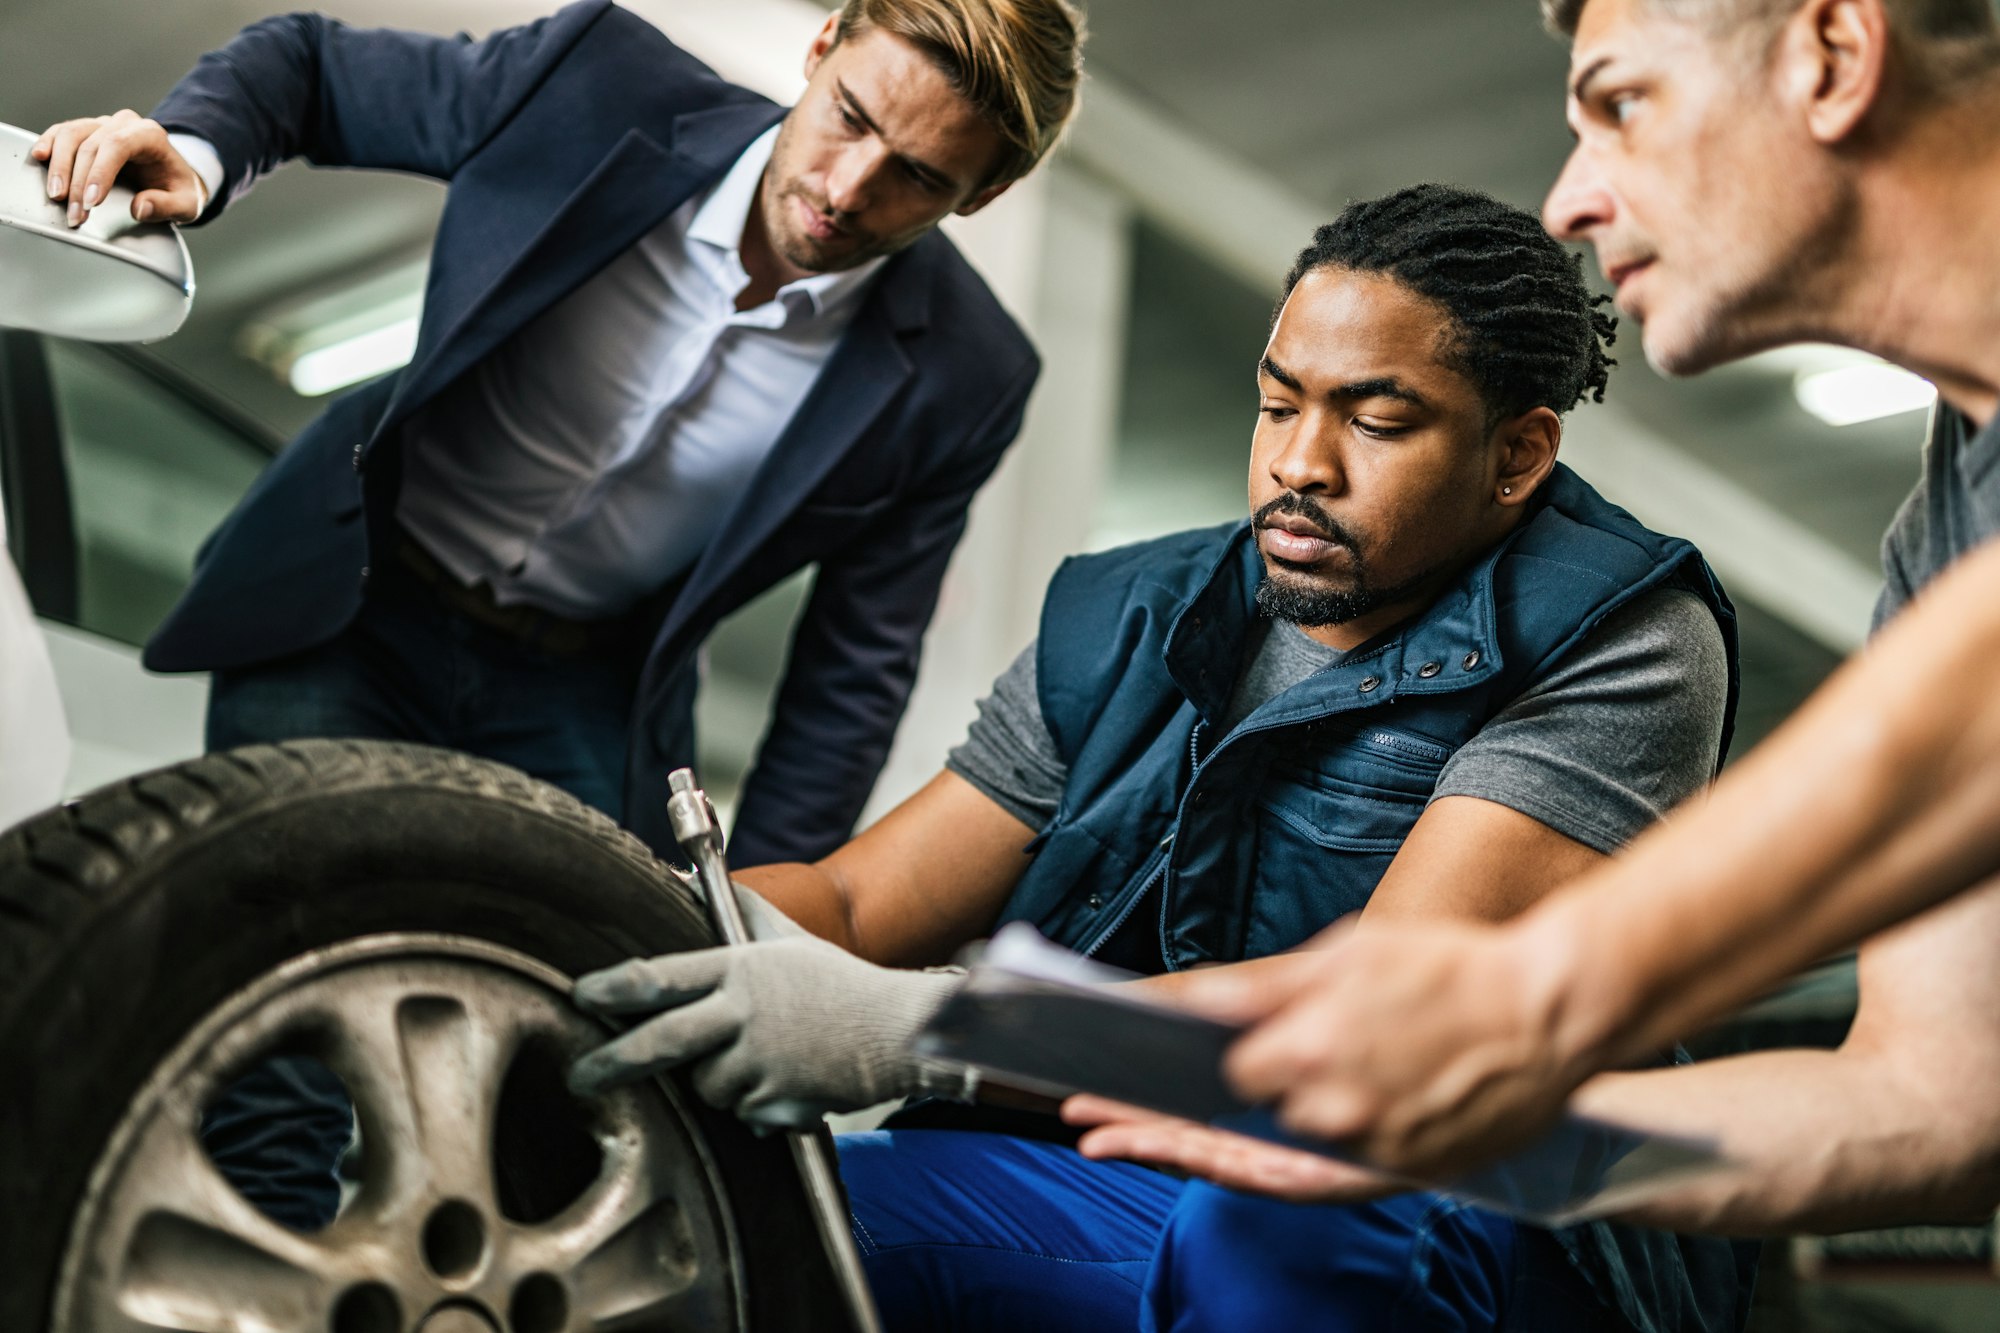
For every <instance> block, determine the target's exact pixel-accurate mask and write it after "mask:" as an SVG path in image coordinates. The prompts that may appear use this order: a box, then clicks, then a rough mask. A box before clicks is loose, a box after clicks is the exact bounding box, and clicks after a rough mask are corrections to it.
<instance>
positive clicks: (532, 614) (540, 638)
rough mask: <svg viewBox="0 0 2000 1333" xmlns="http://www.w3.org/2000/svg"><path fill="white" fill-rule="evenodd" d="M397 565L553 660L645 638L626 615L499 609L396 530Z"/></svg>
mask: <svg viewBox="0 0 2000 1333" xmlns="http://www.w3.org/2000/svg"><path fill="white" fill-rule="evenodd" d="M395 541H396V563H397V565H399V566H400V567H401V568H403V569H404V570H407V571H408V572H409V573H410V574H412V575H414V576H415V577H416V579H417V581H418V582H419V583H421V584H423V585H424V586H425V587H426V588H428V589H430V591H431V592H432V593H434V594H435V595H436V596H437V599H438V600H439V601H441V602H443V603H444V604H445V605H446V606H447V607H449V608H450V609H451V610H453V611H456V612H457V613H458V614H459V615H461V616H464V617H465V618H466V619H467V620H470V621H472V622H473V623H475V624H478V625H483V626H485V627H486V628H487V629H490V630H495V631H497V632H499V633H501V634H503V635H505V636H507V637H508V638H510V639H513V640H514V641H516V642H517V643H521V644H524V645H526V646H527V647H530V648H534V649H538V650H539V651H541V652H545V653H549V654H551V655H552V656H556V657H582V656H585V655H587V654H591V653H600V652H606V651H609V650H612V649H620V648H630V647H632V646H633V645H634V644H635V643H637V642H638V641H639V640H640V639H641V638H642V636H643V635H644V633H645V629H646V625H647V621H648V619H649V618H648V617H647V616H645V615H643V614H642V613H640V612H637V611H633V612H628V613H626V614H625V615H622V616H612V617H610V618H608V619H604V620H572V619H570V618H569V617H567V616H559V615H557V614H555V613H554V612H553V611H543V610H541V609H540V608H538V607H532V606H518V605H516V606H502V605H500V604H499V603H498V602H496V601H495V600H494V599H493V589H492V586H491V585H489V584H485V583H474V584H470V585H467V584H464V583H461V582H459V580H458V576H457V575H455V574H453V573H452V572H451V571H450V570H448V569H446V568H445V567H444V566H443V565H442V564H440V563H439V562H438V559H437V557H436V556H434V555H432V554H431V553H430V552H429V551H426V550H425V549H424V548H423V547H422V546H420V545H419V544H418V543H417V540H416V539H415V538H414V537H412V536H410V534H409V533H407V532H404V531H403V530H402V529H401V528H398V529H397V530H396V538H395Z"/></svg>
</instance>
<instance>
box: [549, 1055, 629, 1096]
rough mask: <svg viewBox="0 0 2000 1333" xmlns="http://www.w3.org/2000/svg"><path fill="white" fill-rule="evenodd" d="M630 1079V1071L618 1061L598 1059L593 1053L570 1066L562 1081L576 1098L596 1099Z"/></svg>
mask: <svg viewBox="0 0 2000 1333" xmlns="http://www.w3.org/2000/svg"><path fill="white" fill-rule="evenodd" d="M631 1077H632V1073H631V1071H630V1070H628V1069H626V1068H625V1067H624V1066H623V1065H621V1064H620V1063H619V1062H618V1061H616V1060H607V1059H600V1058H599V1057H598V1055H597V1054H596V1053H593V1054H590V1055H586V1056H584V1057H582V1058H581V1059H579V1060H577V1061H576V1063H574V1064H572V1065H571V1066H570V1067H569V1074H568V1076H567V1077H566V1078H565V1080H564V1081H565V1082H566V1083H568V1084H569V1090H570V1091H571V1092H572V1093H574V1094H575V1095H577V1096H578V1097H596V1096H598V1095H600V1094H601V1093H605V1092H608V1091H610V1090H611V1089H612V1088H614V1087H616V1086H618V1084H620V1083H623V1082H626V1081H628V1080H629V1079H630V1078H631Z"/></svg>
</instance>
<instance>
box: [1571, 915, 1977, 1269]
mask: <svg viewBox="0 0 2000 1333" xmlns="http://www.w3.org/2000/svg"><path fill="white" fill-rule="evenodd" d="M1996 964H2000V881H1989V882H1988V883H1987V884H1985V885H1983V886H1981V887H1980V888H1979V889H1977V890H1975V891H1974V892H1971V893H1968V894H1966V895H1964V896H1962V897H1960V898H1958V899H1957V900H1955V901H1953V902H1950V903H1947V904H1945V905H1943V906H1941V907H1937V908H1933V909H1932V910H1931V911H1929V912H1927V913H1925V914H1924V915H1923V916H1920V917H1918V918H1917V919H1915V920H1914V921H1911V922H1910V923H1908V924H1907V925H1904V926H1900V927H1898V928H1896V929H1895V930H1892V931H1889V932H1887V933H1885V934H1883V935H1880V936H1878V937H1877V938H1875V939H1874V940H1871V941H1870V942H1869V943H1868V945H1867V946H1866V947H1865V948H1863V950H1862V952H1861V1007H1860V1010H1859V1012H1858V1013H1857V1015H1856V1017H1855V1022H1854V1027H1853V1030H1852V1031H1851V1032H1850V1033H1849V1035H1848V1038H1847V1040H1846V1041H1845V1042H1844V1043H1843V1044H1842V1045H1841V1047H1840V1049H1839V1050H1837V1051H1772V1052H1766V1053H1762V1054H1757V1055H1746V1056H1739V1057H1736V1058H1734V1059H1727V1060H1713V1061H1709V1062H1707V1063H1704V1064H1698V1065H1690V1066H1685V1067H1683V1068H1679V1069H1668V1070H1658V1071H1649V1072H1645V1073H1634V1074H1606V1075H1603V1076H1601V1077H1599V1078H1596V1079H1593V1080H1592V1081H1591V1082H1589V1083H1586V1084H1585V1085H1584V1086H1583V1089H1582V1090H1581V1092H1579V1094H1578V1096H1577V1099H1576V1103H1575V1104H1576V1107H1577V1109H1579V1110H1581V1111H1583V1112H1585V1113H1586V1114H1592V1115H1602V1116H1605V1117H1607V1118H1612V1119H1617V1120H1620V1121H1622V1122H1625V1123H1629V1124H1635V1125H1640V1126H1643V1127H1645V1128H1649V1129H1653V1130H1656V1131H1659V1132H1663V1133H1673V1134H1685V1135H1691V1136H1694V1137H1699V1138H1708V1139H1713V1140H1715V1141H1716V1142H1717V1144H1718V1146H1719V1147H1720V1148H1721V1150H1722V1152H1723V1154H1724V1155H1725V1156H1727V1157H1728V1158H1729V1159H1730V1160H1731V1162H1732V1164H1733V1165H1732V1167H1731V1169H1730V1170H1728V1171H1727V1172H1725V1173H1722V1174H1719V1175H1713V1176H1701V1177H1697V1178H1694V1179H1691V1180H1690V1181H1688V1182H1687V1183H1685V1184H1682V1185H1680V1186H1678V1187H1675V1188H1674V1189H1673V1190H1672V1192H1670V1193H1668V1194H1666V1195H1664V1196H1662V1197H1661V1198H1659V1199H1657V1200H1656V1201H1654V1202H1653V1203H1651V1204H1649V1205H1647V1207H1646V1208H1644V1209H1643V1210H1641V1211H1640V1212H1638V1213H1636V1214H1634V1216H1633V1219H1632V1220H1634V1221H1638V1222H1643V1223H1646V1224H1648V1225H1653V1226H1664V1227H1669V1228H1671V1229H1674V1230H1678V1231H1693V1230H1701V1231H1722V1232H1729V1233H1733V1234H1761V1233H1778V1232H1787V1231H1817V1232H1834V1231H1849V1230H1853V1229H1855V1228H1857V1227H1877V1226H1894V1225H1898V1224H1902V1223H1909V1222H1944V1221H1959V1220H1966V1221H1976V1220H1984V1219H1987V1218H1990V1217H1992V1215H1993V1210H1994V1208H1995V1206H1996V1205H2000V965H1996Z"/></svg>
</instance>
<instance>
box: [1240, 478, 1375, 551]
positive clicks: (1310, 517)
mask: <svg viewBox="0 0 2000 1333" xmlns="http://www.w3.org/2000/svg"><path fill="white" fill-rule="evenodd" d="M1274 514H1290V515H1293V516H1295V517H1298V518H1303V519H1304V520H1306V522H1308V523H1310V524H1312V525H1313V526H1314V527H1316V528H1318V529H1319V535H1320V536H1321V537H1323V538H1325V539H1326V540H1327V541H1330V542H1332V543H1333V544H1334V545H1336V546H1345V547H1346V548H1347V549H1348V550H1350V551H1357V552H1358V551H1359V550H1360V549H1361V543H1360V542H1358V541H1356V540H1355V537H1354V534H1353V533H1352V532H1349V531H1348V530H1347V529H1346V528H1344V527H1342V526H1341V525H1340V520H1338V519H1336V518H1335V517H1334V516H1333V515H1332V514H1329V513H1327V512H1326V510H1324V509H1322V508H1321V507H1320V505H1319V502H1318V501H1317V500H1314V499H1313V498H1312V497H1311V496H1307V495H1300V494H1299V493H1298V492H1297V491H1286V492H1285V493H1284V494H1283V495H1280V496H1279V497H1278V498H1277V499H1275V500H1272V501H1270V502H1269V503H1267V504H1265V505H1263V506H1261V507H1260V508H1259V509H1258V510H1257V512H1256V513H1254V514H1252V515H1251V516H1250V526H1251V527H1252V528H1268V527H1270V526H1271V522H1270V520H1271V517H1272V515H1274Z"/></svg>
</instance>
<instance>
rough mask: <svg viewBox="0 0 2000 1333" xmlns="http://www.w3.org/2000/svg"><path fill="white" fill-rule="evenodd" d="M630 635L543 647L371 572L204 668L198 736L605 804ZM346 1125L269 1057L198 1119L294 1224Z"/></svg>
mask: <svg viewBox="0 0 2000 1333" xmlns="http://www.w3.org/2000/svg"><path fill="white" fill-rule="evenodd" d="M644 652H645V645H644V644H643V643H639V644H635V645H634V646H633V648H632V650H631V651H630V652H629V653H623V654H607V655H599V656H575V657H567V656H557V655H553V654H549V653H544V652H540V651H538V650H536V649H533V648H530V647H528V646H526V645H524V644H522V643H519V642H517V641H516V640H513V639H510V638H508V637H507V636H505V635H503V634H501V633H499V632H498V631H496V630H493V629H491V628H488V627H487V626H485V625H481V624H479V623H477V622H476V621H472V620H469V619H467V618H466V617H464V616H463V615H461V614H459V613H458V612H456V611H453V610H452V609H450V608H449V607H447V606H445V605H444V604H442V603H441V602H439V601H438V600H437V599H436V598H435V597H433V596H432V595H431V594H430V592H429V591H428V590H427V589H425V588H424V587H423V586H422V584H420V583H418V582H417V581H416V579H415V578H414V577H412V576H410V575H409V574H407V573H406V572H404V571H402V570H401V569H399V568H394V567H392V568H389V569H386V570H385V571H383V577H381V578H379V579H377V580H376V582H375V584H374V586H373V587H371V589H370V595H369V598H368V600H367V602H366V603H365V604H364V605H363V606H362V609H361V612H360V614H359V615H358V616H356V617H355V620H354V623H353V624H351V625H350V626H348V628H347V629H346V630H345V631H344V632H342V634H341V635H340V636H339V637H338V638H336V639H333V640H332V641H331V642H328V643H325V644H321V645H320V646H318V647H316V648H311V649H308V650H307V651H305V652H303V653H299V654H296V655H294V656H292V657H287V658H283V659H280V660H279V661H276V662H269V663H263V664H259V665H257V666H251V667H243V668H239V669H236V670H231V671H218V672H216V673H215V680H214V684H213V686H212V687H211V690H210V693H209V703H208V748H209V749H210V750H211V751H215V750H226V749H232V748H234V747H236V746H239V745H250V744H255V743H258V742H265V741H283V740H297V739H303V738H307V737H316V736H322V737H362V738H366V739H372V740H405V741H420V742H423V743H425V744H428V745H439V746H444V747H446V748H449V749H454V750H463V751H467V752H469V753H471V754H477V755H482V756H484V757H486V758H488V759H497V760H499V761H500V762H502V763H506V764H512V765H513V766H514V767H516V768H520V769H523V770H525V771H526V772H528V773H530V774H532V775H533V776H535V777H538V778H541V779H543V780H544V781H546V782H551V783H553V784H555V785H556V786H558V787H561V788H563V789H564V790H565V791H567V792H569V793H570V794H571V795H573V796H575V797H577V798H578V799H579V800H582V801H585V802H587V803H589V804H591V805H594V806H596V807H597V808H598V809H600V810H602V811H604V812H605V813H606V814H608V815H610V816H611V817H612V818H614V819H616V818H618V817H619V815H620V813H621V811H622V810H623V807H624V785H625V754H626V743H627V734H628V729H629V727H630V722H631V711H632V701H633V695H634V692H635V691H636V689H637V686H638V676H639V668H640V666H641V665H642V664H643V656H644ZM352 1133H353V1109H352V1106H351V1104H350V1103H349V1101H348V1098H347V1091H346V1089H345V1088H344V1087H342V1086H341V1083H340V1080H339V1079H337V1078H335V1077H334V1076H333V1074H332V1072H331V1071H329V1070H328V1069H327V1068H326V1067H325V1066H324V1065H322V1064H320V1063H318V1062H317V1061H313V1060H305V1059H297V1058H293V1057H280V1058H278V1059H274V1060H269V1061H267V1062H265V1063H264V1064H262V1065H259V1066H257V1067H255V1068H253V1069H251V1070H250V1071H248V1072H247V1073H245V1074H244V1075H242V1076H241V1077H240V1078H238V1079H237V1080H236V1081H235V1082H234V1083H232V1084H231V1085H230V1086H229V1087H228V1088H227V1089H225V1090H224V1091H223V1093H222V1095H221V1096H219V1097H218V1098H217V1099H216V1100H215V1102H214V1103H213V1104H212V1105H210V1107H209V1108H208V1110H207V1112H206V1113H205V1115H204V1117H203V1119H202V1144H203V1146H204V1147H205V1148H206V1149H207V1150H208V1154H209V1156H210V1158H211V1159H212V1160H213V1161H214V1162H215V1164H216V1167H217V1169H219V1170H220V1171H221V1172H222V1174H223V1176H224V1177H225V1178H227V1179H228V1180H229V1181H230V1183H231V1184H233V1185H234V1186H235V1187H236V1188H237V1190H238V1191H240V1192H241V1193H242V1194H243V1196H244V1197H245V1198H247V1199H249V1200H250V1201H251V1202H252V1203H254V1204H256V1205H257V1206H258V1207H259V1208H261V1209H262V1210H263V1211H264V1212H265V1213H266V1214H268V1215H269V1216H270V1217H272V1218H274V1219H276V1220H277V1221H279V1222H282V1223H284V1224H285V1225H287V1226H290V1227H293V1228H295V1229H297V1230H301V1231H312V1230H316V1229H318V1228H319V1227H321V1226H324V1225H325V1224H326V1223H327V1222H329V1221H331V1220H332V1218H333V1215H334V1213H335V1211H336V1210H337V1209H338V1208H339V1205H340V1184H339V1179H338V1176H337V1174H336V1172H337V1168H338V1166H339V1163H340V1156H341V1154H342V1153H343V1152H344V1151H345V1150H346V1147H347V1143H348V1140H349V1138H350V1137H351V1136H352Z"/></svg>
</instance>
